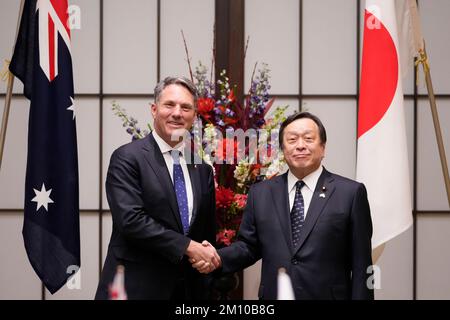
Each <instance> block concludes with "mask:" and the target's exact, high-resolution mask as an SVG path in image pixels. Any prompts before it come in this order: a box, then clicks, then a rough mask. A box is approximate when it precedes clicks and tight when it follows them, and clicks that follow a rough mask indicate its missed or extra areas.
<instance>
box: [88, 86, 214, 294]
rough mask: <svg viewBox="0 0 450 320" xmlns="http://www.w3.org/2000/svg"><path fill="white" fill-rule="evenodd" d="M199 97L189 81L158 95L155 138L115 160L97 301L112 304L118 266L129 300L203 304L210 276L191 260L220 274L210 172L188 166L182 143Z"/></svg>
mask: <svg viewBox="0 0 450 320" xmlns="http://www.w3.org/2000/svg"><path fill="white" fill-rule="evenodd" d="M196 102H197V95H196V90H195V87H194V85H193V84H192V82H191V81H189V80H187V79H185V78H171V77H170V78H166V79H164V80H163V81H162V82H160V83H159V84H158V85H157V86H156V88H155V103H153V104H152V106H151V112H152V115H153V118H154V131H153V132H152V133H151V134H149V135H148V136H147V137H145V138H143V139H141V140H137V141H134V142H131V143H129V144H126V145H124V146H122V147H120V148H118V149H117V150H116V151H115V152H114V153H113V154H112V156H111V161H110V164H109V169H108V175H107V179H106V194H107V198H108V203H109V206H110V208H111V214H112V219H113V230H112V235H111V240H110V243H109V247H108V254H107V256H106V261H105V264H104V267H103V271H102V275H101V278H100V282H99V285H98V289H97V293H96V296H95V297H96V299H107V298H108V287H109V285H110V284H111V283H112V281H113V278H114V275H115V272H116V268H117V266H118V265H123V266H124V267H125V290H126V293H127V295H128V298H129V299H173V300H177V299H205V298H208V292H209V276H206V275H204V274H201V273H199V272H198V271H197V270H195V269H193V268H192V267H191V264H190V263H189V261H188V259H189V258H190V259H193V260H194V261H195V260H197V261H200V260H202V261H206V264H208V265H211V268H213V267H214V266H218V260H219V257H218V256H217V253H216V251H215V249H214V248H212V247H205V246H202V245H201V243H200V242H199V241H202V240H208V241H209V242H211V243H214V242H215V234H216V228H215V197H214V194H215V193H214V177H213V171H212V168H211V167H210V166H209V165H206V164H198V165H195V164H190V163H192V162H191V161H190V160H192V159H187V158H185V156H186V154H185V148H184V142H183V138H182V137H183V135H184V134H185V133H186V130H189V129H190V128H191V126H192V123H193V121H194V118H195V116H196Z"/></svg>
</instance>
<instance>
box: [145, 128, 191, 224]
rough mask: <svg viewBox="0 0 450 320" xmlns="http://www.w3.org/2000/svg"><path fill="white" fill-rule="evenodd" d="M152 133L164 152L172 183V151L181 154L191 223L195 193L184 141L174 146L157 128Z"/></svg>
mask: <svg viewBox="0 0 450 320" xmlns="http://www.w3.org/2000/svg"><path fill="white" fill-rule="evenodd" d="M152 135H153V137H154V138H155V141H156V144H157V145H158V147H159V149H160V150H161V152H162V154H163V157H164V161H165V162H166V166H167V170H168V171H169V174H170V179H172V184H173V158H172V154H171V151H172V150H177V151H179V152H180V154H181V155H180V165H181V169H182V170H183V176H184V181H185V184H186V194H187V200H188V211H189V223H191V218H192V211H193V210H194V194H193V191H192V184H191V177H190V176H189V171H188V167H187V164H186V159H185V158H184V143H183V142H181V143H179V144H178V145H176V146H175V147H173V148H172V147H171V146H169V145H168V144H167V142H165V141H164V140H163V139H162V138H161V137H160V136H159V135H158V133H157V132H156V131H155V130H153V132H152Z"/></svg>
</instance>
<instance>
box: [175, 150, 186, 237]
mask: <svg viewBox="0 0 450 320" xmlns="http://www.w3.org/2000/svg"><path fill="white" fill-rule="evenodd" d="M172 158H173V186H174V188H175V194H176V195H177V202H178V209H179V210H180V217H181V223H182V224H183V232H184V234H187V233H188V231H189V209H188V199H187V192H186V182H185V181H184V175H183V169H182V168H181V164H180V156H179V151H175V150H174V152H172Z"/></svg>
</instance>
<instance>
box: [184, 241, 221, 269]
mask: <svg viewBox="0 0 450 320" xmlns="http://www.w3.org/2000/svg"><path fill="white" fill-rule="evenodd" d="M186 255H187V256H188V257H189V262H190V263H192V267H193V268H195V269H197V270H198V272H200V273H210V272H212V271H214V270H216V269H217V268H219V267H220V266H221V265H222V261H221V260H220V257H219V255H218V254H217V250H216V248H214V247H213V246H212V245H211V244H210V243H209V242H208V241H206V240H204V241H203V242H202V243H199V242H197V241H194V240H191V242H190V243H189V246H188V248H187V249H186Z"/></svg>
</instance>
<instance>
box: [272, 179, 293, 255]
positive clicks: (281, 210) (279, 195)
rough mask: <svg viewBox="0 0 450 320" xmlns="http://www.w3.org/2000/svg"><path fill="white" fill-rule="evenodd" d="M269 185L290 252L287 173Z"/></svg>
mask: <svg viewBox="0 0 450 320" xmlns="http://www.w3.org/2000/svg"><path fill="white" fill-rule="evenodd" d="M274 179H276V180H275V181H274V183H273V184H271V188H272V190H271V194H272V201H273V203H274V205H275V209H276V212H277V213H278V219H279V220H280V224H281V229H282V230H283V236H284V239H285V240H286V244H287V245H288V248H290V250H291V251H292V232H291V221H290V218H289V193H288V190H287V173H285V174H283V175H281V176H280V177H279V178H274Z"/></svg>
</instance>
